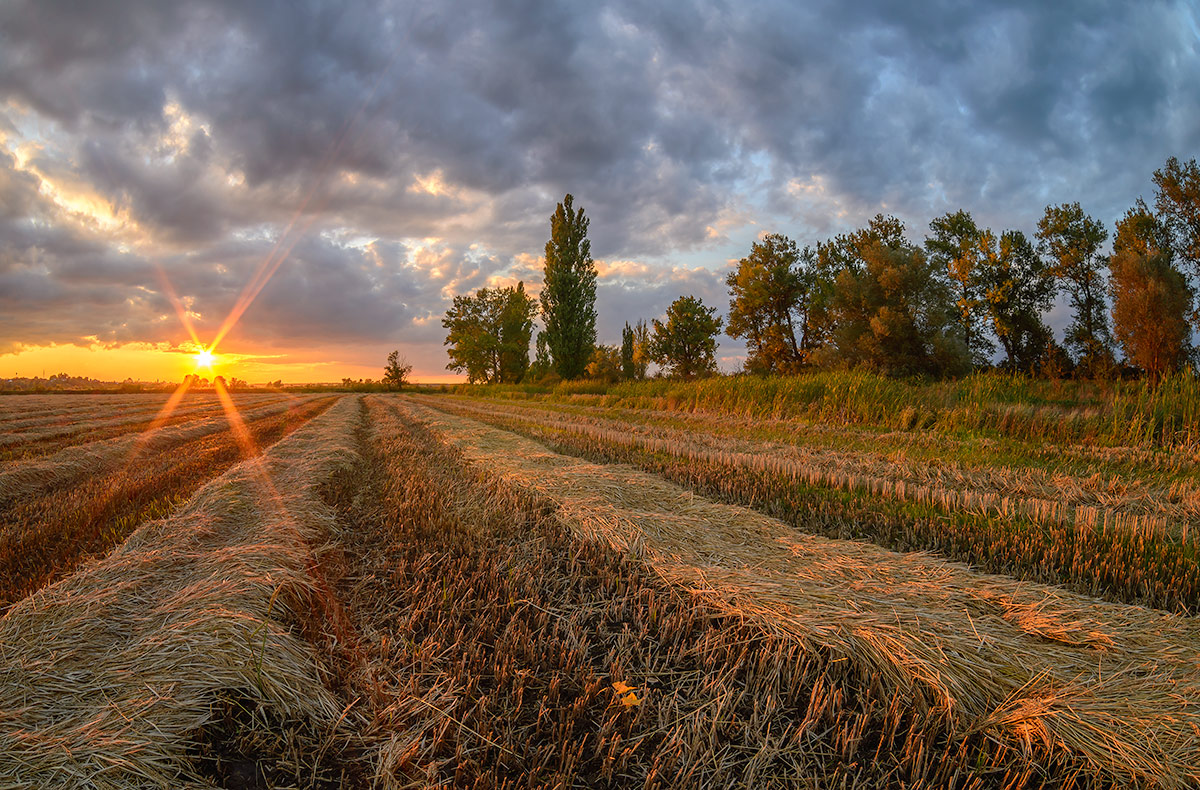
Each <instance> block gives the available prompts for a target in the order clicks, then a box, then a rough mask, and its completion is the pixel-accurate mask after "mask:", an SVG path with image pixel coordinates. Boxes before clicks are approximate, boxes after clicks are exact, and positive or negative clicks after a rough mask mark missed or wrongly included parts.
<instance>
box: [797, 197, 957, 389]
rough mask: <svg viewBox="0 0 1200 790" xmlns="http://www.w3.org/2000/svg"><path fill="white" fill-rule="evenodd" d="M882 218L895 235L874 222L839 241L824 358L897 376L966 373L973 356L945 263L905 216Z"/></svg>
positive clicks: (824, 359)
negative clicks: (914, 236) (916, 241)
mask: <svg viewBox="0 0 1200 790" xmlns="http://www.w3.org/2000/svg"><path fill="white" fill-rule="evenodd" d="M881 220H882V221H885V223H886V224H884V225H882V227H884V228H886V229H887V230H888V232H887V233H877V232H874V231H873V230H872V228H871V227H870V226H868V228H867V229H865V230H863V231H856V232H855V233H854V234H851V235H850V236H848V237H839V239H837V240H835V242H834V243H833V244H834V245H837V246H838V247H840V248H841V249H840V250H837V252H838V254H840V255H842V256H843V257H844V264H843V268H842V270H841V272H840V273H839V274H838V275H837V280H836V282H835V287H834V289H833V292H832V298H831V300H830V303H829V316H830V319H831V323H832V326H833V327H834V328H833V330H832V333H831V338H830V343H829V344H828V345H827V346H826V347H825V348H823V349H822V350H821V352H820V354H819V357H818V359H819V361H820V362H821V363H822V364H825V365H840V366H846V367H865V368H868V369H872V370H877V371H879V372H881V373H885V374H889V375H917V374H926V375H957V374H959V373H963V372H965V371H966V370H967V369H968V368H969V363H970V359H969V356H968V354H967V350H966V347H965V346H964V345H963V343H962V339H961V338H960V337H959V336H958V332H957V323H956V322H955V320H954V319H955V311H954V307H953V304H952V302H951V296H950V291H949V288H948V286H947V285H946V282H945V278H944V276H943V275H942V270H941V267H939V266H938V265H936V264H934V263H932V262H930V260H929V259H928V258H927V257H926V256H925V254H924V253H923V252H922V251H921V250H920V249H918V248H917V247H915V246H913V245H912V244H911V243H909V242H908V241H907V240H906V239H905V238H904V236H903V233H902V232H896V227H897V226H896V224H895V223H898V220H895V221H892V218H883V217H876V220H875V222H877V223H878V222H880V221H881ZM899 228H900V229H901V231H902V229H903V225H900V226H899ZM847 241H849V242H850V243H847ZM830 246H832V245H830ZM827 249H829V246H827Z"/></svg>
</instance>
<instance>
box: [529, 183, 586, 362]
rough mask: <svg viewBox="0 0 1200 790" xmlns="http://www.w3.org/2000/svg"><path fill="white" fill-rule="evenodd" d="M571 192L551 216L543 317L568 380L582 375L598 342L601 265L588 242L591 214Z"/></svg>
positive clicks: (549, 341)
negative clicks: (598, 266) (578, 204)
mask: <svg viewBox="0 0 1200 790" xmlns="http://www.w3.org/2000/svg"><path fill="white" fill-rule="evenodd" d="M573 203H574V198H573V197H572V196H571V195H567V196H566V197H565V198H563V202H561V203H559V204H558V207H557V208H556V209H555V211H554V215H553V216H552V217H550V240H549V241H548V242H546V270H545V283H544V285H543V286H542V295H541V303H542V319H543V320H544V321H545V324H546V329H545V334H546V343H547V345H548V346H549V348H550V354H551V356H552V357H553V359H554V368H555V370H556V371H557V372H558V375H559V376H561V377H562V378H564V379H575V378H579V377H580V376H582V375H583V373H584V368H586V367H587V364H588V360H590V359H591V356H592V347H593V346H594V345H595V344H596V267H595V264H593V262H592V254H591V246H592V243H591V242H590V241H588V238H587V231H588V218H587V217H585V216H584V214H583V209H582V208H580V209H579V210H578V211H576V210H575V208H574V205H573Z"/></svg>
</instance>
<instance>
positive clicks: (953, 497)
mask: <svg viewBox="0 0 1200 790" xmlns="http://www.w3.org/2000/svg"><path fill="white" fill-rule="evenodd" d="M455 404H456V405H455V409H456V410H457V411H460V412H462V413H464V414H472V413H474V414H478V415H482V416H485V417H494V416H495V415H497V414H500V415H504V416H505V417H506V418H508V419H512V420H518V421H521V422H523V423H525V424H526V425H528V426H530V427H532V428H534V429H535V430H539V431H540V432H542V433H543V434H545V433H547V432H566V433H570V434H574V435H578V436H586V437H588V438H590V439H594V440H596V441H599V442H602V443H604V444H608V445H614V446H618V447H633V448H638V449H641V450H648V451H650V452H655V453H666V454H669V455H673V456H675V457H679V458H684V459H687V460H689V461H695V462H699V463H714V464H719V465H722V466H729V467H734V468H740V469H748V470H751V471H756V472H768V473H771V474H775V475H782V476H785V477H789V478H791V479H794V480H796V481H799V482H803V483H806V484H809V485H818V486H824V487H828V488H836V489H842V490H846V491H860V492H863V493H868V494H870V495H872V496H877V497H886V498H889V499H897V500H901V501H908V502H915V503H918V504H922V505H932V506H935V507H939V508H943V509H945V510H949V511H965V512H969V513H978V514H980V515H987V516H1000V517H1005V518H1012V517H1014V516H1016V517H1021V518H1025V519H1028V520H1030V521H1034V522H1036V523H1040V524H1047V525H1059V524H1076V525H1078V526H1081V527H1089V528H1093V527H1094V528H1097V529H1101V530H1107V529H1112V530H1122V531H1125V532H1127V533H1129V534H1145V535H1154V536H1165V535H1168V534H1173V535H1174V536H1175V537H1177V538H1187V537H1189V536H1191V537H1193V538H1194V537H1196V535H1195V527H1197V526H1200V489H1197V488H1196V486H1194V485H1192V484H1184V483H1182V482H1176V483H1174V484H1172V485H1171V486H1170V487H1168V488H1167V489H1160V488H1151V487H1146V486H1139V485H1137V484H1134V483H1132V482H1129V481H1122V482H1120V483H1117V482H1116V481H1103V480H1101V479H1099V477H1096V476H1093V477H1091V478H1078V477H1073V476H1070V475H1065V474H1057V475H1050V474H1047V473H1045V472H1042V471H1041V470H1038V469H1009V468H1004V469H997V468H991V467H989V468H982V469H980V468H971V469H967V468H964V467H962V466H960V465H957V464H938V465H931V464H928V463H922V462H915V461H905V460H903V459H895V458H886V457H883V456H880V455H876V454H869V453H861V452H845V451H838V450H832V449H825V448H821V449H812V448H805V447H800V446H787V445H764V443H762V442H757V443H756V442H749V441H745V440H738V439H735V438H732V437H729V436H720V435H715V434H707V433H704V432H702V431H698V430H689V431H681V430H674V429H666V428H661V427H659V428H657V429H655V430H650V429H647V428H645V427H642V426H638V425H635V424H631V423H629V422H625V421H622V420H617V419H603V418H586V419H581V418H579V417H575V418H573V419H560V418H556V417H554V416H553V415H551V414H547V413H546V412H545V411H544V410H541V409H538V408H536V407H534V408H527V407H520V406H517V407H510V406H501V405H498V404H487V405H476V404H472V403H469V402H466V401H461V400H457V399H456V401H455Z"/></svg>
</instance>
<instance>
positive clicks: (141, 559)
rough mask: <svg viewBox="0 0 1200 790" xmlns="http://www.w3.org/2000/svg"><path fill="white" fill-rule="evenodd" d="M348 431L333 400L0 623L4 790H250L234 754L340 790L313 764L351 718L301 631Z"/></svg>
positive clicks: (344, 463)
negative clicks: (328, 488) (325, 489)
mask: <svg viewBox="0 0 1200 790" xmlns="http://www.w3.org/2000/svg"><path fill="white" fill-rule="evenodd" d="M358 414H359V406H358V404H357V402H356V401H355V400H354V399H350V398H347V399H344V400H342V401H341V402H339V403H338V404H336V405H335V406H334V407H333V408H331V409H330V410H329V411H327V412H326V413H325V414H324V415H323V416H322V417H320V418H318V419H316V420H314V421H313V422H311V423H310V424H309V425H308V426H306V427H305V428H304V429H303V430H301V431H298V432H296V433H295V434H293V435H292V436H290V437H289V438H288V439H285V440H284V441H282V442H280V443H279V444H277V445H276V446H275V447H273V448H272V449H271V451H270V452H269V453H267V454H266V455H265V456H263V457H262V458H261V460H255V461H250V462H246V463H243V464H241V465H239V466H237V467H235V468H233V469H231V470H230V471H229V472H227V473H226V474H225V475H223V476H221V477H220V478H218V479H216V480H214V481H212V482H211V483H209V484H208V485H206V486H204V488H203V489H201V490H200V491H199V492H198V493H197V494H196V496H195V497H194V498H193V499H192V500H191V501H190V502H189V504H188V505H187V506H186V507H185V508H183V509H182V510H181V511H180V512H179V513H177V514H176V515H174V516H172V517H171V518H170V519H168V520H165V521H157V522H152V523H150V524H147V525H144V526H143V527H141V528H140V529H138V530H137V531H136V532H135V533H134V534H133V535H132V536H130V538H129V539H128V540H127V541H126V542H125V543H124V544H123V545H122V546H121V547H120V548H119V549H117V550H116V551H114V552H113V553H112V554H110V555H109V556H108V557H106V558H105V559H104V560H102V561H100V562H97V563H95V564H93V565H90V566H88V567H87V568H85V569H83V570H81V571H79V572H78V573H77V574H75V575H74V576H71V577H70V578H68V579H65V580H63V581H62V582H60V583H58V584H55V585H53V586H51V587H48V588H46V589H44V590H42V591H41V592H39V593H37V594H35V595H33V596H30V597H29V598H26V599H25V600H24V601H22V602H21V603H20V604H18V605H17V606H15V607H14V608H13V609H12V610H10V611H9V613H8V614H7V615H6V616H5V617H4V618H3V619H2V620H0V769H2V770H0V788H4V789H5V790H16V789H17V788H22V789H23V788H47V787H56V788H71V787H77V788H97V789H104V788H114V789H115V788H131V787H172V788H176V787H212V786H213V783H214V782H216V783H220V784H226V783H232V784H233V785H234V786H236V785H237V784H238V783H239V782H240V783H242V784H243V785H244V786H255V784H254V783H253V782H254V781H255V777H254V776H253V775H251V776H246V775H244V773H243V772H244V771H245V770H246V768H247V766H248V765H252V764H253V763H250V762H248V760H247V754H249V756H250V757H252V758H256V759H257V761H258V770H259V771H260V772H261V771H265V772H266V774H267V776H266V779H265V780H263V781H267V782H268V783H269V784H271V786H285V785H287V784H294V785H305V786H312V785H313V784H320V783H321V782H324V781H328V782H330V783H332V782H337V781H338V779H339V778H338V776H337V775H335V774H330V773H329V771H328V770H327V769H326V768H325V767H324V765H323V764H322V760H323V759H324V756H325V755H327V754H328V751H327V750H325V749H323V747H324V746H327V745H328V744H327V743H326V741H327V739H328V737H329V736H330V734H331V733H332V731H333V730H334V728H335V725H336V724H337V723H338V722H339V721H341V722H343V723H345V722H346V721H347V720H348V718H352V716H350V717H343V709H344V705H343V704H342V703H341V701H339V700H337V699H336V698H335V697H334V696H332V695H331V694H330V693H329V692H328V691H327V690H326V688H325V686H324V684H323V682H322V673H321V670H320V663H319V661H318V658H317V656H316V655H315V654H314V652H313V649H312V647H311V645H309V644H308V643H306V642H305V641H303V640H301V639H299V638H298V637H297V635H296V628H297V623H298V622H300V621H304V620H307V619H309V618H310V617H311V616H312V600H313V598H314V596H316V594H317V590H316V587H315V585H314V581H313V578H312V576H311V575H310V573H309V572H308V569H309V568H310V567H311V566H312V565H313V564H314V560H313V556H312V553H311V550H310V545H309V544H310V542H311V541H313V540H315V539H318V538H320V536H321V535H323V534H325V533H326V532H327V531H328V530H329V528H330V524H331V522H332V519H333V514H332V513H331V511H330V510H329V508H328V507H327V506H326V505H325V504H324V503H323V501H322V500H321V497H320V491H319V489H320V487H321V486H322V485H324V484H326V483H328V481H330V480H331V479H333V478H334V477H335V476H336V475H338V474H340V473H341V472H342V471H343V470H345V469H346V468H347V467H349V466H352V465H353V463H354V462H355V459H356V455H355V449H354V447H353V442H352V429H353V426H354V423H355V421H356V419H357V417H358ZM231 711H232V713H231ZM239 711H240V713H239ZM233 720H237V721H236V724H237V726H236V728H235V729H234V730H229V731H227V730H226V728H227V727H228V726H229V725H230V722H231V721H233ZM262 748H270V749H271V750H272V751H271V752H265V753H259V754H254V753H253V752H252V751H251V752H247V751H246V750H254V749H262Z"/></svg>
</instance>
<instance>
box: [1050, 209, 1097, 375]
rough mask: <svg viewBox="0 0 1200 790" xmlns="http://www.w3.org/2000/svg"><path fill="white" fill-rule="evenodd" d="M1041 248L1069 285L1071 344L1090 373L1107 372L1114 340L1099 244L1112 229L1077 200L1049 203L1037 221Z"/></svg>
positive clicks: (1084, 370)
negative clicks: (1085, 211) (1106, 308)
mask: <svg viewBox="0 0 1200 790" xmlns="http://www.w3.org/2000/svg"><path fill="white" fill-rule="evenodd" d="M1037 238H1038V252H1039V253H1040V254H1041V255H1042V256H1043V257H1044V258H1045V259H1046V263H1047V265H1048V268H1049V270H1050V272H1051V273H1052V274H1053V275H1054V276H1055V277H1056V278H1058V279H1059V280H1060V281H1061V282H1063V283H1064V284H1065V285H1066V288H1067V293H1068V294H1069V295H1070V297H1071V306H1072V307H1073V308H1074V309H1075V320H1074V321H1073V322H1072V323H1071V326H1070V327H1069V328H1068V329H1067V338H1066V340H1067V348H1068V349H1070V350H1071V351H1072V352H1073V353H1074V355H1075V359H1076V363H1077V365H1078V368H1079V370H1080V371H1081V372H1082V373H1083V374H1084V375H1086V376H1090V377H1093V378H1095V377H1097V376H1105V375H1107V374H1108V373H1109V371H1111V369H1112V366H1113V358H1112V351H1111V347H1112V342H1111V339H1110V335H1109V331H1108V316H1107V312H1106V310H1105V304H1104V290H1105V286H1104V267H1105V264H1106V263H1107V259H1106V258H1105V256H1104V255H1102V254H1101V253H1100V246H1101V245H1102V244H1104V241H1105V239H1107V238H1108V231H1106V230H1105V229H1104V225H1103V224H1102V223H1101V222H1099V221H1098V220H1095V219H1092V218H1091V217H1089V216H1088V215H1087V214H1085V213H1083V209H1081V208H1080V207H1079V204H1078V203H1071V204H1067V203H1063V204H1062V205H1060V206H1047V207H1046V213H1045V215H1044V216H1043V217H1042V219H1041V220H1039V221H1038V232H1037Z"/></svg>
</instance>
